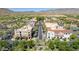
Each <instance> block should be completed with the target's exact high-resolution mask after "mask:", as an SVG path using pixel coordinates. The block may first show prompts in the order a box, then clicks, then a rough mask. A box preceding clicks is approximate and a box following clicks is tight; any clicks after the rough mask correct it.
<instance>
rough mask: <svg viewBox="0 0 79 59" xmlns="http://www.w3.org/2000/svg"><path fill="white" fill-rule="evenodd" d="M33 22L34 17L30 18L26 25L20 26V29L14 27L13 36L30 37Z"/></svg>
mask: <svg viewBox="0 0 79 59" xmlns="http://www.w3.org/2000/svg"><path fill="white" fill-rule="evenodd" d="M35 22H36V21H35V20H34V19H31V20H30V21H29V22H28V24H27V25H25V26H23V27H21V28H20V29H15V30H14V33H15V34H14V37H15V38H16V37H19V38H27V39H31V34H32V28H33V27H34V25H35Z"/></svg>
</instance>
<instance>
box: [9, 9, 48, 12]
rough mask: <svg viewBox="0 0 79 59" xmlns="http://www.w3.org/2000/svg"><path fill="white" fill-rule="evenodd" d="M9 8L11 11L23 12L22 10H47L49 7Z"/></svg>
mask: <svg viewBox="0 0 79 59" xmlns="http://www.w3.org/2000/svg"><path fill="white" fill-rule="evenodd" d="M9 9H10V10H12V11H15V12H24V11H35V12H38V11H46V10H49V8H9Z"/></svg>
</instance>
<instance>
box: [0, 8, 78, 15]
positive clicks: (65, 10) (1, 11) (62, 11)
mask: <svg viewBox="0 0 79 59" xmlns="http://www.w3.org/2000/svg"><path fill="white" fill-rule="evenodd" d="M53 14H74V15H75V14H79V8H49V10H45V11H39V12H35V11H29V12H28V11H26V12H14V11H12V10H9V9H8V8H0V15H53Z"/></svg>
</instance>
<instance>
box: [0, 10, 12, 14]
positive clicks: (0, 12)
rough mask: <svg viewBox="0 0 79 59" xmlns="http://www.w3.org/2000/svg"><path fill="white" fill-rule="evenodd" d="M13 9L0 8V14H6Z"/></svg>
mask: <svg viewBox="0 0 79 59" xmlns="http://www.w3.org/2000/svg"><path fill="white" fill-rule="evenodd" d="M12 12H13V11H11V10H9V9H6V8H0V15H8V14H10V13H12Z"/></svg>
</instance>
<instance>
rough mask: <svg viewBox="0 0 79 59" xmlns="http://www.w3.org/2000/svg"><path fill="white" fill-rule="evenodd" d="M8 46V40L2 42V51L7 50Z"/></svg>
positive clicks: (0, 46)
mask: <svg viewBox="0 0 79 59" xmlns="http://www.w3.org/2000/svg"><path fill="white" fill-rule="evenodd" d="M8 45H9V43H8V42H7V41H6V40H0V50H5V49H6V48H8ZM3 48H4V49H3Z"/></svg>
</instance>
